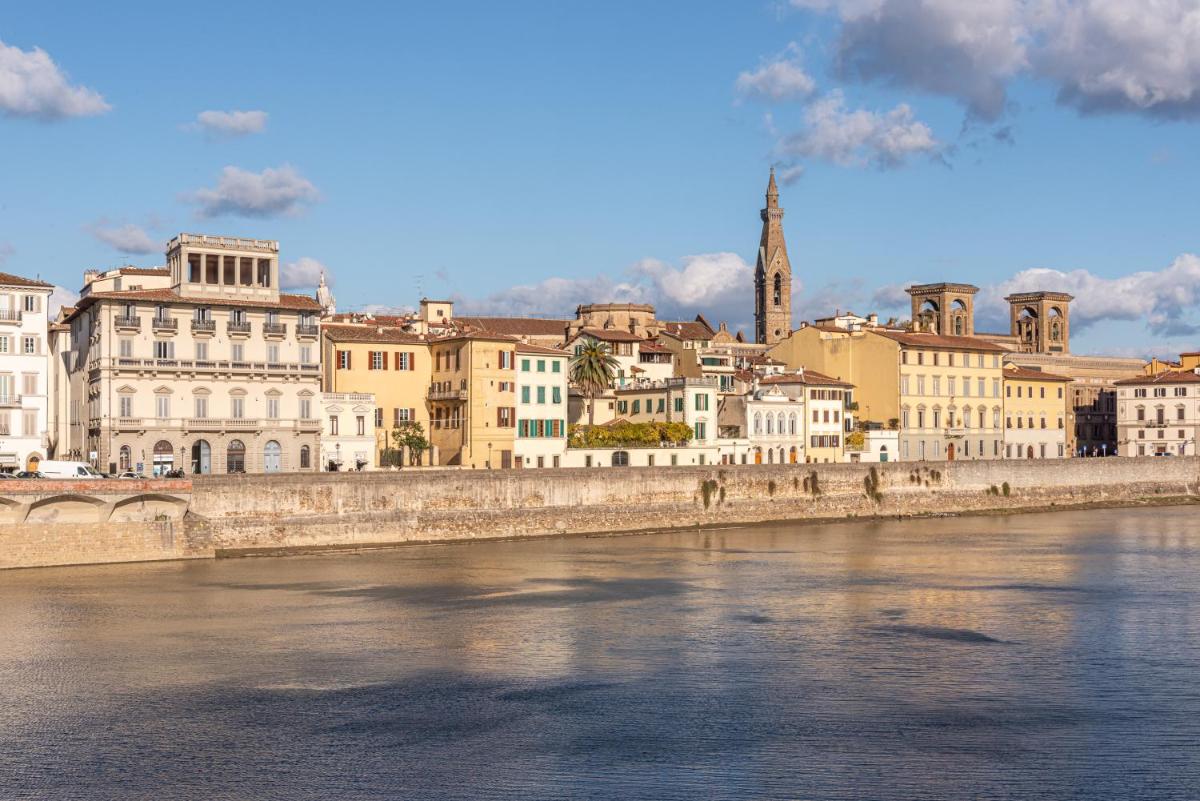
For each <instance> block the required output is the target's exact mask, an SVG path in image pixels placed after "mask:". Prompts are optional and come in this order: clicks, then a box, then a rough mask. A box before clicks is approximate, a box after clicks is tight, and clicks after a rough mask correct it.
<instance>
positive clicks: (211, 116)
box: [196, 111, 267, 136]
mask: <svg viewBox="0 0 1200 801" xmlns="http://www.w3.org/2000/svg"><path fill="white" fill-rule="evenodd" d="M196 125H197V126H198V127H199V128H201V129H202V130H203V131H204V132H205V133H207V134H209V135H210V136H245V135H247V134H256V133H262V132H263V131H265V130H266V128H267V112H265V111H201V112H200V113H199V114H197V115H196Z"/></svg>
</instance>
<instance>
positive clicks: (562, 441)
mask: <svg viewBox="0 0 1200 801" xmlns="http://www.w3.org/2000/svg"><path fill="white" fill-rule="evenodd" d="M569 363H570V355H569V354H567V353H565V352H564V351H561V350H555V349H552V348H544V347H541V346H539V345H526V344H524V343H521V344H518V345H517V436H516V439H515V441H514V443H513V450H514V454H515V457H516V460H515V461H516V466H517V467H534V468H537V467H561V466H562V458H563V455H564V454H565V453H566V451H567V403H568V393H567V372H568V369H569Z"/></svg>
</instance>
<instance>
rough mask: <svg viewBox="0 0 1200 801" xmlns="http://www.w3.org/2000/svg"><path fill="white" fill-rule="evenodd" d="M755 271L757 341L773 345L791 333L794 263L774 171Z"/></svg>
mask: <svg viewBox="0 0 1200 801" xmlns="http://www.w3.org/2000/svg"><path fill="white" fill-rule="evenodd" d="M759 216H760V217H762V223H763V227H762V237H761V238H760V239H759V242H758V261H757V264H756V265H755V268H754V340H755V341H756V342H758V343H760V344H766V345H774V344H775V343H776V342H779V341H780V340H782V339H785V338H786V337H788V336H790V335H791V333H792V264H791V262H790V261H788V255H787V244H786V243H785V242H784V241H783V209H781V208H780V207H779V189H778V188H777V187H776V186H775V168H774V167H772V168H771V179H770V180H769V181H768V182H767V207H766V208H765V209H763V210H762V211H761V212H760V213H759Z"/></svg>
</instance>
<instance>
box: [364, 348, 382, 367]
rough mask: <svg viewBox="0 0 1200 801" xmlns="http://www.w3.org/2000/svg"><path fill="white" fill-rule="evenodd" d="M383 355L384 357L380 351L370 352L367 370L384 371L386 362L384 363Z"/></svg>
mask: <svg viewBox="0 0 1200 801" xmlns="http://www.w3.org/2000/svg"><path fill="white" fill-rule="evenodd" d="M383 355H384V354H383V351H381V350H373V351H371V360H370V367H369V368H368V369H370V370H382V369H384V364H386V362H385V361H384V358H383Z"/></svg>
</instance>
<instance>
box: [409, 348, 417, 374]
mask: <svg viewBox="0 0 1200 801" xmlns="http://www.w3.org/2000/svg"><path fill="white" fill-rule="evenodd" d="M416 363H417V354H416V353H415V352H413V351H411V350H410V351H409V352H408V369H409V370H415V369H417V368H416Z"/></svg>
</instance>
